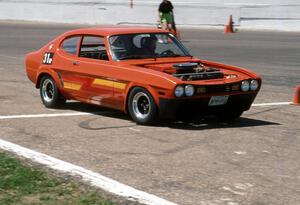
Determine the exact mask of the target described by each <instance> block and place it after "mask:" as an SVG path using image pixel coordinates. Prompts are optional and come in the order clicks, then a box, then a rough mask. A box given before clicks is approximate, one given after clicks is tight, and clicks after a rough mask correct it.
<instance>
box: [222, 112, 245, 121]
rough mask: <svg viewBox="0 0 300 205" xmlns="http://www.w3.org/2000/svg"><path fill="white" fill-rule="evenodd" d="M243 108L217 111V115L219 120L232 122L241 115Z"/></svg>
mask: <svg viewBox="0 0 300 205" xmlns="http://www.w3.org/2000/svg"><path fill="white" fill-rule="evenodd" d="M243 112H244V111H243V110H241V109H236V110H225V111H221V112H219V113H217V117H218V119H219V120H221V121H225V122H233V121H235V120H237V119H238V118H240V117H241V115H242V114H243Z"/></svg>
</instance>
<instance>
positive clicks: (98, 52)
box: [79, 36, 108, 60]
mask: <svg viewBox="0 0 300 205" xmlns="http://www.w3.org/2000/svg"><path fill="white" fill-rule="evenodd" d="M79 56H80V57H83V58H93V59H100V60H108V56H107V52H106V48H105V45H104V42H103V37H100V36H84V37H83V40H82V43H81V46H80V54H79Z"/></svg>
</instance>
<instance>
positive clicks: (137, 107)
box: [127, 87, 158, 125]
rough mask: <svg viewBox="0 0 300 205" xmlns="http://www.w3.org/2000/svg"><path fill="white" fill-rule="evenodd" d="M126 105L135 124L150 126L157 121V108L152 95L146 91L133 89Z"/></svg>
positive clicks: (139, 88)
mask: <svg viewBox="0 0 300 205" xmlns="http://www.w3.org/2000/svg"><path fill="white" fill-rule="evenodd" d="M127 104H128V112H129V114H130V116H131V118H132V119H133V120H134V121H135V122H136V123H137V124H142V125H150V124H153V123H154V122H155V120H156V119H157V110H158V109H157V106H156V104H155V102H154V100H153V97H152V95H151V94H150V93H149V92H148V91H147V90H146V89H144V88H141V87H135V88H133V90H132V91H131V92H130V94H129V97H128V103H127Z"/></svg>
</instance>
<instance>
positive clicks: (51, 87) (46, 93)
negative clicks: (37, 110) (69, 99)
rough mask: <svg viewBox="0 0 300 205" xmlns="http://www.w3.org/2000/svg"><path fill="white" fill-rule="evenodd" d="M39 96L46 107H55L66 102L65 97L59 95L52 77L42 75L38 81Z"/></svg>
mask: <svg viewBox="0 0 300 205" xmlns="http://www.w3.org/2000/svg"><path fill="white" fill-rule="evenodd" d="M40 96H41V99H42V102H43V104H44V105H45V106H46V107H48V108H56V107H59V106H61V105H63V104H64V103H65V102H66V98H65V97H64V96H62V95H61V93H60V92H59V90H58V88H57V85H56V83H55V81H54V80H53V78H51V77H50V76H44V77H43V78H42V79H41V83H40Z"/></svg>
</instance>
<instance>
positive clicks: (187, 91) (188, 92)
mask: <svg viewBox="0 0 300 205" xmlns="http://www.w3.org/2000/svg"><path fill="white" fill-rule="evenodd" d="M184 91H185V95H186V96H189V97H190V96H193V95H194V93H195V89H194V86H192V85H186V86H185V88H184Z"/></svg>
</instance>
